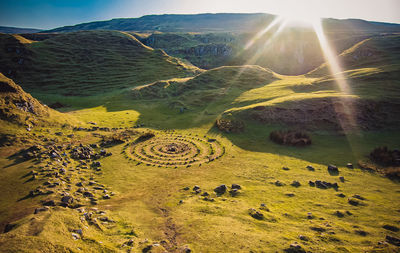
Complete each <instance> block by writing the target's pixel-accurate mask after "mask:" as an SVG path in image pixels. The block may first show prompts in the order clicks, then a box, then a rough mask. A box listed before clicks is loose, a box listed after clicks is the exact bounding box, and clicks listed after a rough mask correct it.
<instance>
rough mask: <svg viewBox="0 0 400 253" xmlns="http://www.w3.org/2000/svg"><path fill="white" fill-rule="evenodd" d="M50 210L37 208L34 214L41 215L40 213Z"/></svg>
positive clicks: (45, 207)
mask: <svg viewBox="0 0 400 253" xmlns="http://www.w3.org/2000/svg"><path fill="white" fill-rule="evenodd" d="M49 209H50V208H49V207H47V206H44V207H39V208H36V209H35V212H34V214H38V213H40V212H45V211H47V210H49Z"/></svg>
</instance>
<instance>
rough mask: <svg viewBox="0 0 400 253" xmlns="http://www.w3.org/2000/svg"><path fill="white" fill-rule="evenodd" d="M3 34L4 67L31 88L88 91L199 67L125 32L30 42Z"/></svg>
mask: <svg viewBox="0 0 400 253" xmlns="http://www.w3.org/2000/svg"><path fill="white" fill-rule="evenodd" d="M0 38H1V40H0V43H1V44H2V45H1V46H2V47H3V48H4V51H3V53H2V54H3V56H2V58H1V66H2V67H1V68H2V71H3V72H4V74H6V75H7V76H10V77H13V78H14V79H15V80H17V81H18V82H19V83H20V84H21V85H22V86H23V87H24V89H26V90H27V91H29V92H32V91H33V92H36V93H38V92H39V93H43V92H44V93H53V94H60V95H61V94H62V95H67V96H71V95H79V96H81V95H86V96H88V95H95V94H98V93H104V92H112V91H115V89H117V90H118V89H122V88H126V87H132V86H137V85H140V84H144V83H148V82H151V81H155V80H159V79H165V78H171V77H184V76H190V75H193V74H194V73H196V72H198V71H200V70H199V69H198V68H196V67H193V66H190V65H187V64H185V63H183V62H181V61H180V60H178V59H176V58H173V57H170V56H168V55H167V54H165V53H164V52H163V51H161V50H153V49H152V48H149V47H147V46H144V45H143V44H142V43H141V42H139V41H138V40H137V39H136V38H134V37H133V36H131V35H129V34H126V33H122V32H115V31H89V32H75V33H68V34H62V35H59V36H53V37H51V38H49V39H46V40H44V41H39V42H34V43H30V44H22V43H20V41H18V40H17V39H15V36H11V35H2V36H1V37H0Z"/></svg>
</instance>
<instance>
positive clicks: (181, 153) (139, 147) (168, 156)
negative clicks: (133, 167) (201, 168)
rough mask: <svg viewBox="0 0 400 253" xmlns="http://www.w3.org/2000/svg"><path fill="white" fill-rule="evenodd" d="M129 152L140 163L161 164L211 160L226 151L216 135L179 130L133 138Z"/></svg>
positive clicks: (128, 148)
mask: <svg viewBox="0 0 400 253" xmlns="http://www.w3.org/2000/svg"><path fill="white" fill-rule="evenodd" d="M125 152H126V155H127V156H128V158H130V159H131V160H135V161H137V162H138V164H141V163H143V164H146V165H149V166H158V167H190V166H193V165H201V164H202V163H208V162H212V161H214V160H216V159H218V158H220V157H221V156H222V155H223V154H224V153H225V148H224V147H223V146H222V145H221V144H220V143H219V141H218V140H216V139H210V138H207V137H206V136H204V137H203V138H202V137H199V136H194V135H182V134H177V133H166V134H165V133H163V134H156V135H155V136H154V137H153V138H150V139H148V140H145V141H141V142H137V143H135V142H133V143H131V144H130V145H129V146H128V147H127V149H126V151H125Z"/></svg>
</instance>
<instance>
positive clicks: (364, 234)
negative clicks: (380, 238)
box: [354, 230, 368, 236]
mask: <svg viewBox="0 0 400 253" xmlns="http://www.w3.org/2000/svg"><path fill="white" fill-rule="evenodd" d="M354 232H355V233H356V234H358V235H361V236H367V235H368V233H367V232H365V231H364V230H355V231H354Z"/></svg>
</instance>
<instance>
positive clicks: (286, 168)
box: [282, 167, 290, 170]
mask: <svg viewBox="0 0 400 253" xmlns="http://www.w3.org/2000/svg"><path fill="white" fill-rule="evenodd" d="M282 169H283V170H290V169H289V168H288V167H283V168H282Z"/></svg>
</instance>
